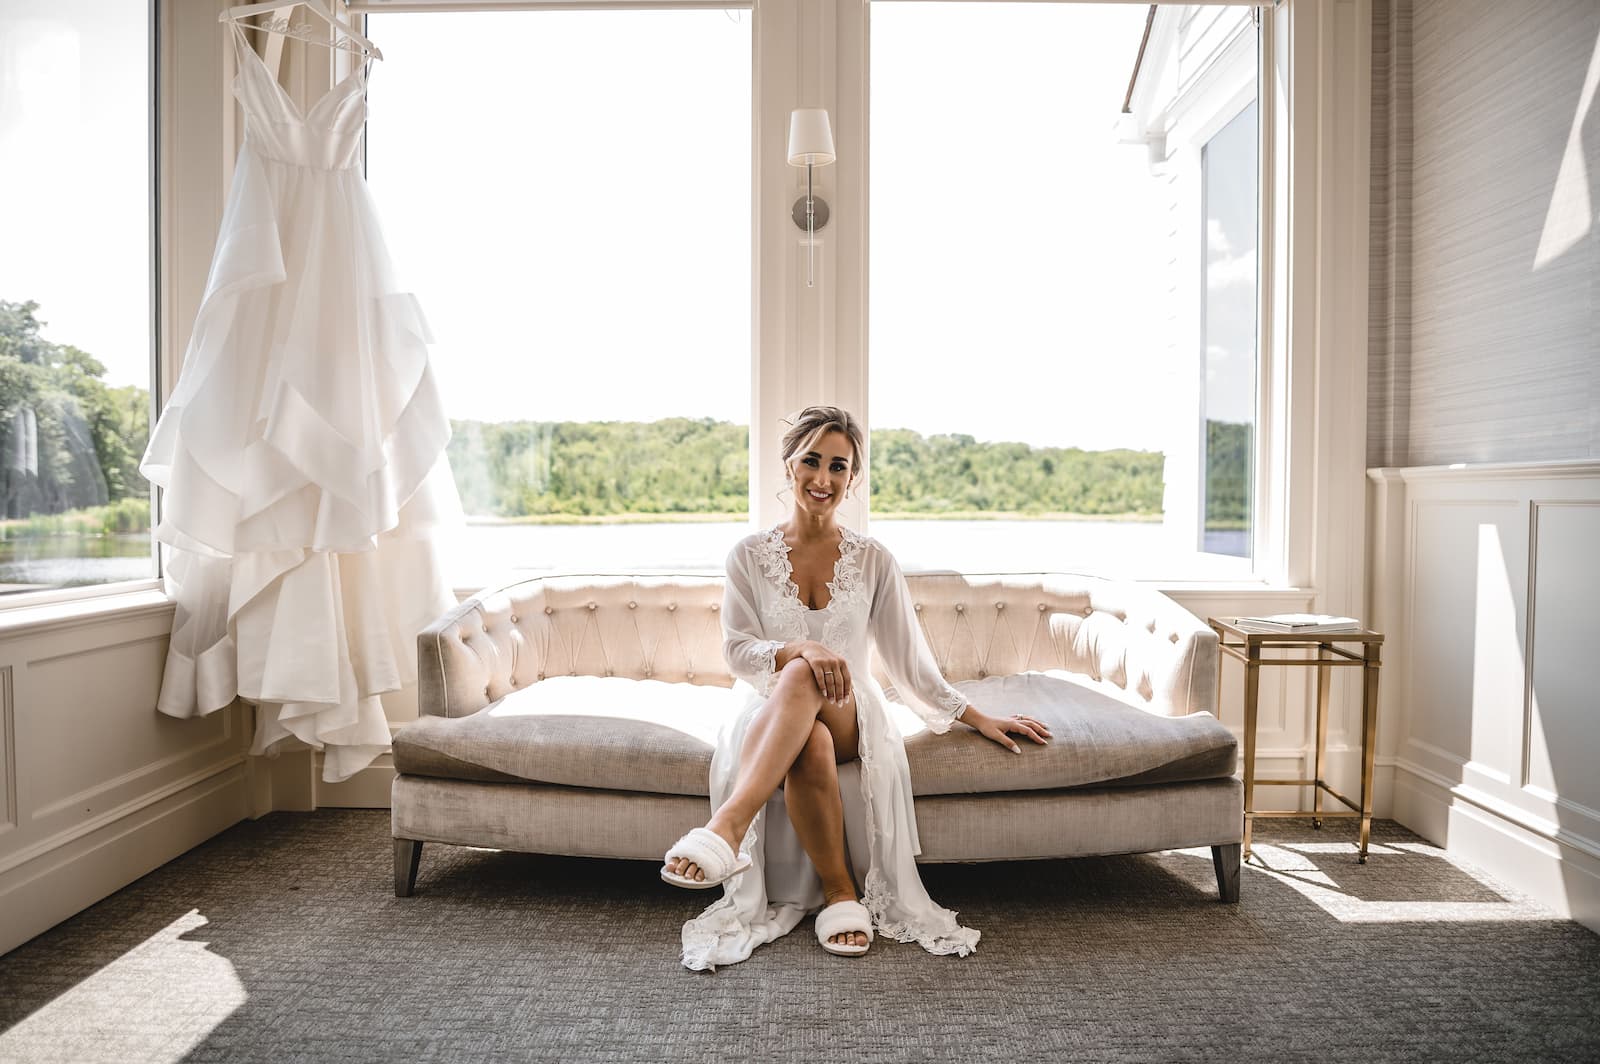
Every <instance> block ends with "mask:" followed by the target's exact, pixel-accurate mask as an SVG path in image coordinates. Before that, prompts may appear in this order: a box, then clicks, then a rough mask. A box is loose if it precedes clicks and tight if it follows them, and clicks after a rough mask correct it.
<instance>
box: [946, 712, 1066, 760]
mask: <svg viewBox="0 0 1600 1064" xmlns="http://www.w3.org/2000/svg"><path fill="white" fill-rule="evenodd" d="M956 719H957V720H959V721H960V722H961V723H963V724H965V725H967V726H968V727H970V728H972V729H973V730H974V731H976V732H977V733H978V734H979V735H981V736H983V737H984V738H985V739H988V740H989V741H990V742H996V743H999V744H1000V745H1001V746H1003V747H1005V748H1006V749H1007V750H1010V751H1011V752H1012V753H1013V754H1020V753H1022V747H1020V746H1018V745H1017V744H1016V741H1015V740H1014V739H1012V738H1011V736H1012V735H1026V736H1027V737H1028V738H1030V739H1032V740H1033V741H1034V742H1036V743H1038V744H1039V745H1040V746H1043V745H1045V744H1046V743H1048V742H1049V741H1050V729H1049V728H1047V727H1045V725H1044V722H1043V721H1041V720H1037V719H1035V718H1033V717H1028V716H1023V715H1022V714H1020V713H1019V714H1014V715H1012V716H1009V717H991V716H989V715H988V714H987V713H985V712H983V710H981V709H979V708H978V707H977V706H974V705H971V704H969V705H968V706H967V708H966V709H964V710H962V711H961V715H960V716H958V717H956Z"/></svg>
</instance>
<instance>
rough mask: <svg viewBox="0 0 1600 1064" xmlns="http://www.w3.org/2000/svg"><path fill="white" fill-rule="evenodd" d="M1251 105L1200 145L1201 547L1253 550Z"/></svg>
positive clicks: (1239, 553) (1219, 551) (1253, 163)
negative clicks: (1202, 236) (1202, 221)
mask: <svg viewBox="0 0 1600 1064" xmlns="http://www.w3.org/2000/svg"><path fill="white" fill-rule="evenodd" d="M1256 137H1257V132H1256V105H1255V102H1254V101H1253V100H1252V101H1251V102H1250V104H1249V105H1248V106H1247V107H1245V109H1244V110H1243V111H1241V112H1240V113H1239V114H1238V115H1236V116H1234V117H1233V118H1232V119H1230V120H1229V122H1228V124H1227V125H1225V126H1223V127H1222V129H1221V130H1220V131H1218V133H1217V134H1216V136H1214V137H1212V138H1211V139H1210V140H1209V141H1208V142H1207V143H1206V145H1205V147H1204V148H1203V149H1202V150H1201V153H1200V159H1201V162H1200V171H1201V182H1202V188H1203V195H1204V199H1205V210H1204V217H1205V253H1204V255H1203V256H1202V266H1201V269H1202V271H1203V277H1204V281H1203V283H1202V284H1201V291H1202V292H1203V293H1204V296H1203V298H1204V300H1205V313H1204V316H1203V319H1202V325H1201V345H1200V350H1201V358H1202V365H1203V366H1204V378H1203V379H1202V381H1201V384H1200V394H1201V417H1200V431H1201V434H1202V435H1201V440H1200V446H1201V449H1202V454H1203V458H1202V461H1201V469H1202V470H1203V476H1204V478H1205V479H1204V482H1203V484H1202V494H1201V498H1202V502H1201V506H1200V515H1201V530H1200V549H1201V550H1204V551H1212V552H1215V553H1217V554H1231V555H1235V556H1237V557H1244V558H1248V557H1249V556H1250V516H1251V515H1250V502H1251V495H1252V493H1251V484H1252V482H1253V479H1254V478H1253V472H1254V465H1255V463H1254V460H1253V459H1254V456H1255V423H1256V322H1257V320H1258V317H1257V310H1256V290H1257V287H1258V281H1257V276H1256V275H1257V272H1258V271H1257V266H1256V213H1257V204H1256V195H1255V193H1256V154H1257V153H1256Z"/></svg>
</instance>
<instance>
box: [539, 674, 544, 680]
mask: <svg viewBox="0 0 1600 1064" xmlns="http://www.w3.org/2000/svg"><path fill="white" fill-rule="evenodd" d="M539 679H541V680H542V679H544V673H542V672H541V673H540V674H539Z"/></svg>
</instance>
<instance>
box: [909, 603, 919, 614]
mask: <svg viewBox="0 0 1600 1064" xmlns="http://www.w3.org/2000/svg"><path fill="white" fill-rule="evenodd" d="M911 608H912V609H914V610H916V611H917V612H918V613H921V612H922V603H920V602H919V603H917V604H916V605H915V606H912V607H911Z"/></svg>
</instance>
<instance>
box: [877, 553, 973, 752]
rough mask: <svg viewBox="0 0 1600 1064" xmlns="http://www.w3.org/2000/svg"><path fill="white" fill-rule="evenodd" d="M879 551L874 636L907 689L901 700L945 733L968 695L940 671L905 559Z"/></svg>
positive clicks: (898, 682)
mask: <svg viewBox="0 0 1600 1064" xmlns="http://www.w3.org/2000/svg"><path fill="white" fill-rule="evenodd" d="M877 555H878V557H877V563H878V564H877V576H876V580H875V582H874V585H873V591H872V613H871V617H870V621H869V623H870V626H871V630H872V641H873V643H874V645H876V646H877V648H878V657H879V658H880V659H882V661H883V666H884V668H885V669H886V670H887V671H888V673H889V676H890V678H891V679H893V680H894V683H895V688H896V690H897V691H898V692H899V693H900V694H901V699H900V701H902V702H903V703H904V704H905V705H907V706H908V707H910V709H911V710H912V711H913V712H914V713H916V714H917V716H919V717H921V718H922V719H923V720H924V721H926V722H927V724H928V730H929V731H931V732H934V733H935V734H942V733H944V732H947V731H949V730H950V725H951V724H952V723H953V722H954V721H955V719H956V717H957V716H958V715H960V713H961V711H962V710H964V709H966V708H967V705H968V701H967V697H966V696H965V695H963V694H962V693H961V692H960V691H957V690H956V689H955V688H954V687H951V686H950V684H949V683H948V682H947V681H946V680H945V678H944V674H943V673H941V672H940V671H939V664H938V662H936V661H934V659H933V652H932V651H931V650H929V649H928V641H927V640H926V639H925V638H924V637H923V634H922V625H921V624H920V623H919V622H918V620H917V612H916V608H915V607H914V606H913V605H912V602H911V591H910V589H909V588H907V587H906V578H905V575H904V574H903V573H901V571H900V564H899V563H898V562H896V561H895V560H894V556H893V555H892V554H890V553H889V552H888V551H886V550H883V549H882V548H879V550H878V551H877ZM906 695H911V696H913V697H910V698H907V697H905V696H906Z"/></svg>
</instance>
